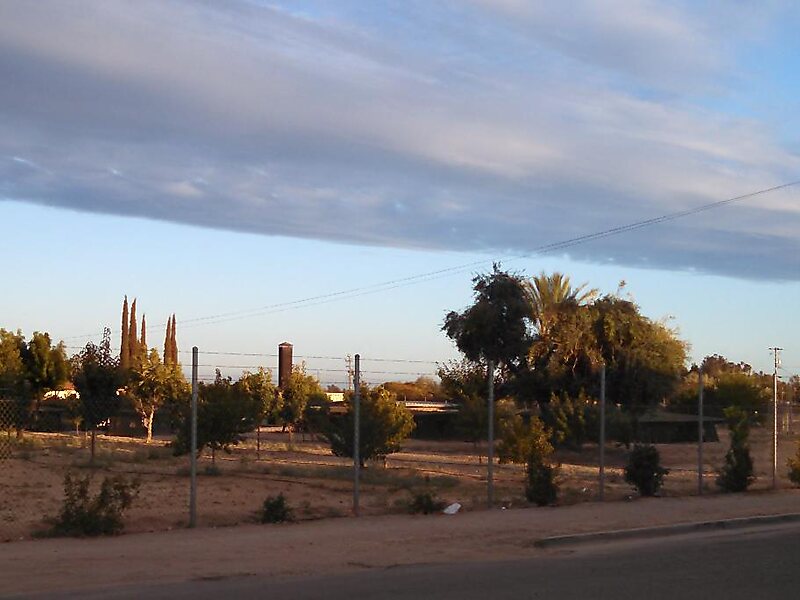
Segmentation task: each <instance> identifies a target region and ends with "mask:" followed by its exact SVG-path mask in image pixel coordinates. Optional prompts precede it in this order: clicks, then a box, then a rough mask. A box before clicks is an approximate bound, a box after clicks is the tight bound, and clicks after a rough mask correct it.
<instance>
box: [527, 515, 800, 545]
mask: <svg viewBox="0 0 800 600" xmlns="http://www.w3.org/2000/svg"><path fill="white" fill-rule="evenodd" d="M795 522H800V513H786V514H781V515H762V516H757V517H740V518H737V519H724V520H720V521H699V522H695V523H681V524H679V525H661V526H658V527H640V528H637V529H615V530H610V531H595V532H592V533H576V534H571V535H557V536H553V537H546V538H541V539H538V540H536V541H534V542H533V546H534V547H535V548H554V547H557V546H571V545H573V544H586V543H591V542H610V541H614V540H631V539H641V538H650V537H663V536H671V535H681V534H686V533H695V532H698V531H717V530H722V529H742V528H745V527H759V526H763V525H775V524H779V523H795Z"/></svg>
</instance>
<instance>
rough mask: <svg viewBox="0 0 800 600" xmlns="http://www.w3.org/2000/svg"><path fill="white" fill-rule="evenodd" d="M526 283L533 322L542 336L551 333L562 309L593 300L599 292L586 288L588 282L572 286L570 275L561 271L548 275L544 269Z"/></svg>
mask: <svg viewBox="0 0 800 600" xmlns="http://www.w3.org/2000/svg"><path fill="white" fill-rule="evenodd" d="M524 285H525V291H526V293H527V295H528V301H529V302H530V304H531V312H532V313H533V324H534V327H536V331H537V333H538V334H539V337H540V338H544V337H547V336H548V335H549V333H550V330H551V329H552V327H553V325H554V324H555V322H556V321H557V320H558V314H559V312H560V311H561V310H563V309H564V308H566V307H569V306H581V305H583V304H586V303H588V302H591V301H592V300H594V299H595V298H596V297H597V295H598V293H599V292H598V290H597V289H595V288H592V289H586V286H587V284H586V283H582V284H581V285H579V286H577V287H572V283H571V282H570V280H569V276H568V275H564V274H563V273H559V272H555V273H553V274H552V275H547V274H545V272H544V271H542V272H541V273H539V274H538V275H536V276H534V277H532V278H531V279H530V280H526V281H525V283H524Z"/></svg>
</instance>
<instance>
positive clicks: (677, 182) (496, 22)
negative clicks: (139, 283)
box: [0, 0, 800, 280]
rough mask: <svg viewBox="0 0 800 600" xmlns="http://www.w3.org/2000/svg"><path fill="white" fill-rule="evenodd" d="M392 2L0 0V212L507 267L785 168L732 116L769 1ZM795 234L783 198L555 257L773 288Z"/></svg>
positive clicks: (786, 272) (796, 198) (768, 182)
mask: <svg viewBox="0 0 800 600" xmlns="http://www.w3.org/2000/svg"><path fill="white" fill-rule="evenodd" d="M298 5H302V11H301V10H299V9H298V8H297V7H298ZM334 6H335V9H334V8H333V7H334ZM401 6H402V8H400V9H398V8H397V7H396V6H395V8H394V9H392V10H390V9H389V8H387V7H385V6H383V5H382V3H379V2H375V3H368V4H365V3H363V2H355V1H354V2H352V3H349V2H344V1H343V2H337V3H328V2H319V3H314V2H305V3H296V2H292V3H286V6H281V5H266V4H263V5H262V4H258V3H252V2H234V1H232V2H227V3H211V2H209V3H202V2H190V1H188V0H186V1H178V0H175V1H172V2H161V1H147V0H142V1H139V2H136V3H124V2H112V1H108V0H106V1H102V2H100V1H96V2H85V1H81V2H67V1H52V2H46V1H42V2H35V3H33V2H27V1H24V0H20V1H10V2H5V3H3V4H2V5H0V81H2V82H3V85H2V86H0V198H3V197H5V198H9V199H19V200H26V201H30V202H36V203H42V204H47V205H53V206H59V207H68V208H74V209H78V210H88V211H99V212H106V213H114V214H122V215H137V216H145V217H150V218H155V219H164V220H170V221H176V222H181V223H191V224H197V225H202V226H209V227H217V228H225V229H231V230H237V231H250V232H257V233H263V234H281V235H291V236H302V237H308V238H319V239H331V240H339V241H345V242H356V243H367V244H377V245H394V246H402V247H420V248H434V249H435V248H448V249H464V250H482V251H489V252H493V253H512V254H513V253H524V252H526V251H530V250H532V249H534V248H536V247H538V246H541V245H543V244H546V243H548V242H553V241H558V240H561V239H565V238H570V237H573V236H577V235H581V234H585V233H590V232H593V231H597V230H601V229H605V228H607V227H613V226H616V225H620V224H624V223H628V222H631V221H635V220H638V219H645V218H650V217H653V216H657V215H660V214H664V213H668V212H672V211H676V210H683V209H687V208H691V207H693V206H697V205H700V204H703V203H706V202H711V201H714V200H719V199H723V198H727V197H731V196H736V195H739V194H742V193H746V192H749V191H754V190H757V189H761V188H765V187H770V186H772V185H775V184H777V183H781V182H784V181H788V180H792V179H800V156H798V155H797V154H796V153H793V152H792V151H790V150H789V149H788V146H787V145H785V144H786V139H787V138H788V139H789V140H791V139H792V138H794V139H796V138H797V136H796V132H794V135H793V133H792V132H786V131H776V129H775V128H774V126H773V124H771V123H770V122H769V120H768V119H764V118H761V116H760V115H755V114H747V112H746V111H742V110H733V109H732V108H731V104H735V103H739V102H741V101H743V96H742V94H743V92H742V91H741V90H742V89H743V88H746V87H747V85H745V84H743V81H744V82H747V79H748V77H750V73H749V72H748V71H747V70H746V69H743V68H741V67H740V64H741V60H740V56H741V53H742V52H743V51H744V50H746V49H747V48H749V47H750V46H749V45H757V44H759V43H762V42H761V40H762V38H764V37H767V35H768V33H769V32H770V31H771V29H770V28H771V23H773V22H774V21H776V20H780V19H787V18H789V16H792V17H794V16H795V15H789V14H788V13H786V12H785V11H784V9H783V8H782V7H781V6H780V5H779V4H774V5H766V4H760V5H759V9H758V10H756V9H755V8H748V6H747V4H746V3H739V4H737V8H731V6H730V5H729V4H725V5H724V6H723V5H720V6H719V8H718V9H716V8H715V7H714V3H711V4H707V5H704V9H703V12H697V11H696V10H695V9H693V8H691V5H687V6H685V7H681V6H680V5H676V4H671V5H670V8H668V9H666V8H664V7H663V6H660V5H656V4H655V3H653V2H648V1H646V0H615V1H614V2H594V1H589V0H581V1H579V2H576V3H574V5H573V6H572V8H570V10H569V12H566V11H565V9H564V8H562V7H563V3H559V2H552V3H548V2H545V3H527V2H522V1H521V0H472V1H471V2H459V3H456V2H453V3H428V2H418V3H417V2H411V1H409V2H407V3H403V4H402V5H401ZM398 11H400V12H398ZM732 34H733V37H735V38H736V39H738V40H739V41H738V43H737V44H736V45H732V44H731V42H730V39H731V37H732ZM781 140H783V141H781ZM798 234H800V191H788V192H782V193H777V194H773V195H770V196H762V197H759V198H757V199H753V200H752V201H745V202H743V203H742V204H741V205H736V206H730V207H727V208H724V209H721V210H719V211H715V212H709V213H707V214H704V215H702V216H699V217H696V218H693V219H691V220H687V221H684V222H679V223H678V222H675V223H672V224H670V225H669V226H659V227H657V228H654V229H651V230H648V231H643V232H639V233H636V234H628V235H625V236H622V237H618V238H614V239H608V240H604V241H602V242H596V243H593V244H591V245H586V246H581V247H577V248H575V249H574V253H573V256H574V257H575V258H578V259H583V260H593V261H600V262H605V261H614V262H618V263H622V264H635V265H645V266H652V267H654V268H670V269H686V268H689V269H697V270H700V271H706V272H712V273H723V274H730V275H734V276H740V277H747V278H775V279H791V280H797V279H800V250H799V248H800V246H798V241H797V240H798Z"/></svg>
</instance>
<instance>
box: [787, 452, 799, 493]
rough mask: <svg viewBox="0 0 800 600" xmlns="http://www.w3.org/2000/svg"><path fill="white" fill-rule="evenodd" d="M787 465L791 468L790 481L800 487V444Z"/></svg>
mask: <svg viewBox="0 0 800 600" xmlns="http://www.w3.org/2000/svg"><path fill="white" fill-rule="evenodd" d="M786 464H787V466H788V467H789V479H790V480H791V482H792V483H794V484H796V485H800V442H798V444H797V452H796V453H795V455H794V456H793V457H792V458H790V459H789V460H788V461H787V463H786Z"/></svg>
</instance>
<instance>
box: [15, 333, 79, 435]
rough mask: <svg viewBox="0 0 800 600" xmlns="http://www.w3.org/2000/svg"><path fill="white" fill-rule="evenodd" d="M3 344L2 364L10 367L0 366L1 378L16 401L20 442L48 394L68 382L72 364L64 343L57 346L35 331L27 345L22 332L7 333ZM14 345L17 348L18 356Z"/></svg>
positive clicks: (45, 334)
mask: <svg viewBox="0 0 800 600" xmlns="http://www.w3.org/2000/svg"><path fill="white" fill-rule="evenodd" d="M3 331H5V330H3ZM2 343H3V346H4V348H5V349H4V350H3V351H2V352H3V354H4V355H5V358H0V360H3V361H4V362H6V363H7V366H6V367H3V366H0V370H2V371H5V375H3V374H0V378H2V379H4V380H6V383H5V384H4V386H6V387H8V388H9V396H10V397H11V398H12V399H13V421H14V427H15V429H16V431H17V437H20V438H21V437H22V435H23V431H24V430H25V429H26V428H28V427H29V425H30V423H31V420H32V417H33V413H34V411H35V410H36V409H37V408H38V405H39V402H40V401H41V400H42V397H43V396H44V394H45V392H48V391H50V390H54V389H57V388H58V387H60V386H61V385H63V384H64V383H65V382H66V381H67V379H68V377H69V363H68V361H67V356H66V352H65V350H64V344H63V342H62V343H59V344H58V345H55V346H54V345H53V343H52V341H51V340H50V334H48V333H41V332H38V331H35V332H34V333H33V336H32V337H31V339H30V341H28V342H27V343H26V342H25V338H24V337H23V336H22V334H21V333H20V332H17V333H16V334H10V333H9V332H5V333H4V334H3V341H2ZM13 344H16V347H17V349H16V352H15V351H14V350H13V347H12V345H13Z"/></svg>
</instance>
